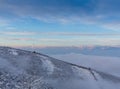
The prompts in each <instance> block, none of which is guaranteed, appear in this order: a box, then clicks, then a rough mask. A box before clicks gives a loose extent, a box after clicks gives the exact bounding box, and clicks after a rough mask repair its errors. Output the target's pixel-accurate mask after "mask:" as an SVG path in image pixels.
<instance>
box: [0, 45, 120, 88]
mask: <svg viewBox="0 0 120 89" xmlns="http://www.w3.org/2000/svg"><path fill="white" fill-rule="evenodd" d="M0 89H120V78H118V77H115V76H112V75H109V74H105V73H102V72H99V71H96V70H93V69H91V68H86V67H82V66H78V65H74V64H71V63H67V62H63V61H60V60H57V59H54V58H52V57H49V56H46V55H43V54H40V53H36V52H30V51H24V50H19V49H14V48H9V47H0Z"/></svg>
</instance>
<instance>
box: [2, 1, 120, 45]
mask: <svg viewBox="0 0 120 89" xmlns="http://www.w3.org/2000/svg"><path fill="white" fill-rule="evenodd" d="M119 9H120V1H119V0H0V45H4V46H34V47H46V46H96V45H97V46H98V45H99V46H119V45H120V10H119Z"/></svg>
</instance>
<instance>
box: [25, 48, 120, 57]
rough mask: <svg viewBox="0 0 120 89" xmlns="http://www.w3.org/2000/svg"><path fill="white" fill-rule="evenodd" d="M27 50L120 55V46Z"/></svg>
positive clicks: (47, 52)
mask: <svg viewBox="0 0 120 89" xmlns="http://www.w3.org/2000/svg"><path fill="white" fill-rule="evenodd" d="M27 50H36V51H37V52H42V53H45V54H48V55H51V54H54V55H55V54H70V53H77V54H85V55H96V56H112V57H120V47H109V46H95V47H45V48H27Z"/></svg>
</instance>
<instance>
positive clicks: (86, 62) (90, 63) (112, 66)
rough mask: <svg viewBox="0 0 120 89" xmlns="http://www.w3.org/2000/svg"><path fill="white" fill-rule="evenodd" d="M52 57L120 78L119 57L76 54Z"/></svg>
mask: <svg viewBox="0 0 120 89" xmlns="http://www.w3.org/2000/svg"><path fill="white" fill-rule="evenodd" d="M50 56H52V57H54V58H57V59H59V60H63V61H67V62H70V63H74V64H77V65H81V66H85V67H90V68H93V69H96V70H99V71H102V72H105V73H109V74H112V75H115V76H118V77H120V69H119V68H120V58H119V57H106V56H95V55H83V54H76V53H70V54H56V55H50Z"/></svg>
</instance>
